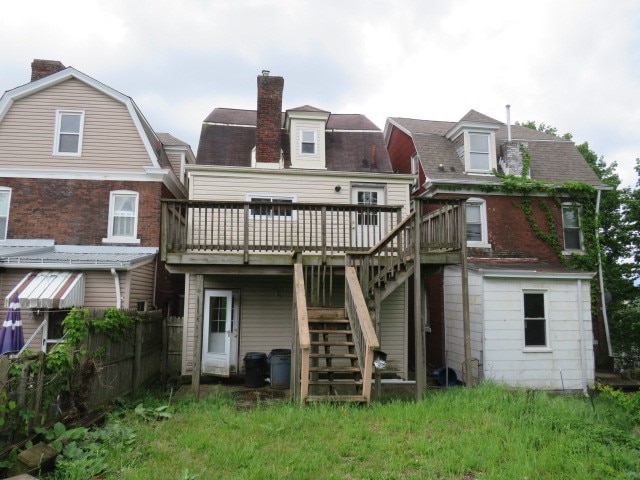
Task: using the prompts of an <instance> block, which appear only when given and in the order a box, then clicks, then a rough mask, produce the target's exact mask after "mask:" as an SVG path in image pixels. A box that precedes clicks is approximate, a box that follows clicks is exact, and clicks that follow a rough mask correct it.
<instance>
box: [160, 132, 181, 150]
mask: <svg viewBox="0 0 640 480" xmlns="http://www.w3.org/2000/svg"><path fill="white" fill-rule="evenodd" d="M156 135H158V138H159V139H160V142H162V144H163V145H180V146H183V147H188V146H189V144H188V143H187V142H184V141H182V140H180V139H179V138H176V137H174V136H173V135H171V134H170V133H166V132H156Z"/></svg>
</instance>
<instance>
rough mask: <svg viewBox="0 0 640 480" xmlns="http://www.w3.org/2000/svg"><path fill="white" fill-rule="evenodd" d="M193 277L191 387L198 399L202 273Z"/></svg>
mask: <svg viewBox="0 0 640 480" xmlns="http://www.w3.org/2000/svg"><path fill="white" fill-rule="evenodd" d="M194 277H195V278H194V282H195V284H196V318H195V324H194V326H193V335H194V336H195V338H194V341H195V346H194V349H193V372H191V388H192V389H193V393H195V395H196V400H200V374H201V372H202V365H201V362H202V324H203V321H204V316H203V308H202V307H203V306H204V275H194ZM187 288H188V286H187ZM187 311H188V309H187Z"/></svg>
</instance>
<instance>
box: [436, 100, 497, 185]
mask: <svg viewBox="0 0 640 480" xmlns="http://www.w3.org/2000/svg"><path fill="white" fill-rule="evenodd" d="M499 129H500V122H498V121H497V120H494V119H492V118H490V117H487V116H485V115H482V114H481V113H478V112H476V111H475V110H470V111H469V113H467V114H466V115H465V116H464V117H462V119H461V120H460V121H459V122H458V123H456V124H455V126H454V127H453V128H452V129H451V130H449V131H448V132H447V133H446V135H445V136H446V138H447V139H449V140H451V141H452V142H453V144H454V146H455V147H456V151H457V153H458V157H460V161H461V162H462V163H463V164H464V171H465V172H466V173H472V174H488V173H491V172H492V171H494V170H496V169H497V168H498V165H497V160H496V131H497V130H499Z"/></svg>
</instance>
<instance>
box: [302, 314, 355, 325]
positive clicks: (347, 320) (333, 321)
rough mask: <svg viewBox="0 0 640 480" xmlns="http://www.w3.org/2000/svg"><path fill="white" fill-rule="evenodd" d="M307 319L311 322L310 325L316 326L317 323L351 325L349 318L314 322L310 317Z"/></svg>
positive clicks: (325, 319)
mask: <svg viewBox="0 0 640 480" xmlns="http://www.w3.org/2000/svg"><path fill="white" fill-rule="evenodd" d="M307 319H308V320H309V323H310V324H316V323H330V324H335V323H337V324H343V323H346V324H348V323H349V319H348V318H322V319H316V320H314V319H313V318H309V316H308V315H307Z"/></svg>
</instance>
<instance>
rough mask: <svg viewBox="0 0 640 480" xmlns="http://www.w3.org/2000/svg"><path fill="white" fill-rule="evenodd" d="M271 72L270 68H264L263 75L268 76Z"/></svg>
mask: <svg viewBox="0 0 640 480" xmlns="http://www.w3.org/2000/svg"><path fill="white" fill-rule="evenodd" d="M270 73H271V72H270V71H269V70H262V76H263V77H268V76H269V74H270Z"/></svg>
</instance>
